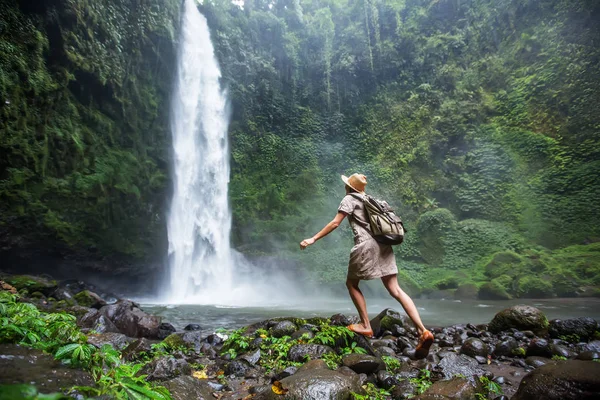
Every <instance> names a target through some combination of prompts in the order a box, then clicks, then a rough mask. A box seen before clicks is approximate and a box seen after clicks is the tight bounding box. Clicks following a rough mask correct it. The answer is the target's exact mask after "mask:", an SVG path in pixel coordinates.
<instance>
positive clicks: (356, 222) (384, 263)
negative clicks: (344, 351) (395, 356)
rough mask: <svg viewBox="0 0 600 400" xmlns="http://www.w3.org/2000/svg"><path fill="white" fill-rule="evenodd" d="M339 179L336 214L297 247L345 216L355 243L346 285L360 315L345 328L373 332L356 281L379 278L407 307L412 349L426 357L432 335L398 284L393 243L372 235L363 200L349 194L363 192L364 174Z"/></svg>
mask: <svg viewBox="0 0 600 400" xmlns="http://www.w3.org/2000/svg"><path fill="white" fill-rule="evenodd" d="M342 181H344V183H345V184H346V196H345V197H344V198H343V199H342V202H341V203H340V206H339V208H338V213H337V215H336V216H335V218H334V219H333V220H332V221H331V222H330V223H328V224H327V225H325V227H324V228H323V229H321V230H320V231H319V233H317V234H316V235H314V236H313V237H312V238H309V239H305V240H303V241H302V242H301V243H300V248H301V249H302V250H304V249H305V248H307V247H308V246H310V245H311V244H313V243H315V242H316V241H317V240H319V239H321V238H322V237H325V236H327V235H328V234H329V233H330V232H332V231H333V230H334V229H335V228H337V227H338V226H339V225H340V224H341V223H342V221H343V220H344V218H345V217H346V216H347V217H348V222H349V223H350V226H351V228H352V232H353V233H354V247H353V248H352V251H351V252H350V262H349V264H348V276H347V279H346V286H347V287H348V291H349V292H350V297H351V298H352V302H354V306H355V307H356V309H357V311H358V315H359V316H360V324H353V325H350V326H348V329H350V330H351V331H353V332H356V333H359V334H361V335H365V336H367V337H371V336H373V330H372V329H371V323H370V321H369V316H368V314H367V305H366V303H365V298H364V296H363V294H362V292H361V291H360V289H359V287H358V284H359V283H360V281H361V280H369V279H376V278H381V281H382V282H383V285H384V286H385V288H386V289H387V290H388V292H389V293H390V295H392V297H393V298H395V299H396V300H398V302H400V304H401V305H402V308H404V311H406V313H407V314H408V316H409V317H410V319H411V320H412V321H413V323H414V324H415V326H416V327H417V330H418V331H419V335H420V338H419V344H418V346H417V348H416V349H415V357H416V358H425V357H426V356H427V354H428V353H429V348H430V347H431V344H432V343H433V335H432V334H431V332H429V331H428V330H427V329H425V326H423V323H422V322H421V318H420V316H419V312H418V311H417V308H416V307H415V303H413V301H412V299H411V298H410V297H409V296H408V295H407V294H406V293H404V291H402V289H400V286H399V285H398V278H397V276H398V268H397V267H396V259H395V257H394V251H393V250H392V246H390V245H385V244H381V243H379V242H377V241H376V240H375V239H373V237H372V236H371V228H370V226H369V220H368V218H367V214H366V210H365V206H364V204H363V201H362V200H359V199H357V198H356V197H355V196H352V195H351V194H350V193H358V194H359V195H364V194H365V192H364V190H365V186H366V185H367V177H366V176H364V175H362V174H353V175H351V176H350V177H346V176H344V175H342ZM359 197H360V196H359Z"/></svg>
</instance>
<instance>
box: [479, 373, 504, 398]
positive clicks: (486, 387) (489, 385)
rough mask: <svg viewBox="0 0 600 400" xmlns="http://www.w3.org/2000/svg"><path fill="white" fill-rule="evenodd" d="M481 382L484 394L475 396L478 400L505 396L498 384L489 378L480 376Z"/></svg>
mask: <svg viewBox="0 0 600 400" xmlns="http://www.w3.org/2000/svg"><path fill="white" fill-rule="evenodd" d="M479 382H480V383H481V385H482V386H483V393H481V392H479V393H476V394H475V397H477V399H478V400H485V399H488V398H489V397H490V396H492V397H493V398H496V397H498V396H502V395H503V394H504V391H503V390H502V387H501V386H500V385H499V384H497V383H496V382H493V381H491V380H490V379H489V378H488V377H487V376H480V377H479Z"/></svg>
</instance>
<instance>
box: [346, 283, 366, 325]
mask: <svg viewBox="0 0 600 400" xmlns="http://www.w3.org/2000/svg"><path fill="white" fill-rule="evenodd" d="M359 283H360V280H358V279H347V280H346V287H347V288H348V293H350V298H352V302H353V303H354V307H356V310H357V311H358V315H359V317H360V325H361V327H362V328H364V330H365V332H366V331H370V330H371V322H370V321H369V315H368V314H367V303H366V302H365V296H363V294H362V292H361V291H360V289H359V288H358V284H359Z"/></svg>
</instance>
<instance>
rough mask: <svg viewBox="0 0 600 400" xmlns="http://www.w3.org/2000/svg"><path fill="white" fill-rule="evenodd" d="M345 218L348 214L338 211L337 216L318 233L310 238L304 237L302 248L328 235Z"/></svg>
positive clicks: (301, 243)
mask: <svg viewBox="0 0 600 400" xmlns="http://www.w3.org/2000/svg"><path fill="white" fill-rule="evenodd" d="M344 218H346V214H344V213H343V212H338V213H337V215H336V216H335V218H334V219H332V220H331V222H330V223H328V224H327V225H325V227H324V228H323V229H321V230H320V231H319V233H317V234H316V235H315V236H313V237H311V238H310V239H304V240H303V241H302V242H300V248H301V249H302V250H304V249H305V248H307V247H308V246H310V245H311V244H313V243H314V242H316V241H317V240H319V239H321V238H322V237H324V236H327V235H328V234H329V233H331V232H332V231H333V230H334V229H335V228H337V227H338V226H340V224H341V223H342V221H343V220H344Z"/></svg>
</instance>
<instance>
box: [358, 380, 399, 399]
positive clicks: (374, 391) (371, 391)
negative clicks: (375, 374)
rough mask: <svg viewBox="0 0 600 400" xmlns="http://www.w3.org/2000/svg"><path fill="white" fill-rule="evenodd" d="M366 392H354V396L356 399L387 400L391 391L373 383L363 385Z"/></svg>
mask: <svg viewBox="0 0 600 400" xmlns="http://www.w3.org/2000/svg"><path fill="white" fill-rule="evenodd" d="M363 389H364V391H365V394H358V393H354V392H352V398H353V399H354V400H386V399H387V398H388V396H391V393H390V392H389V391H388V390H385V389H381V388H378V387H377V386H375V385H373V384H372V383H367V384H366V385H363Z"/></svg>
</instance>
